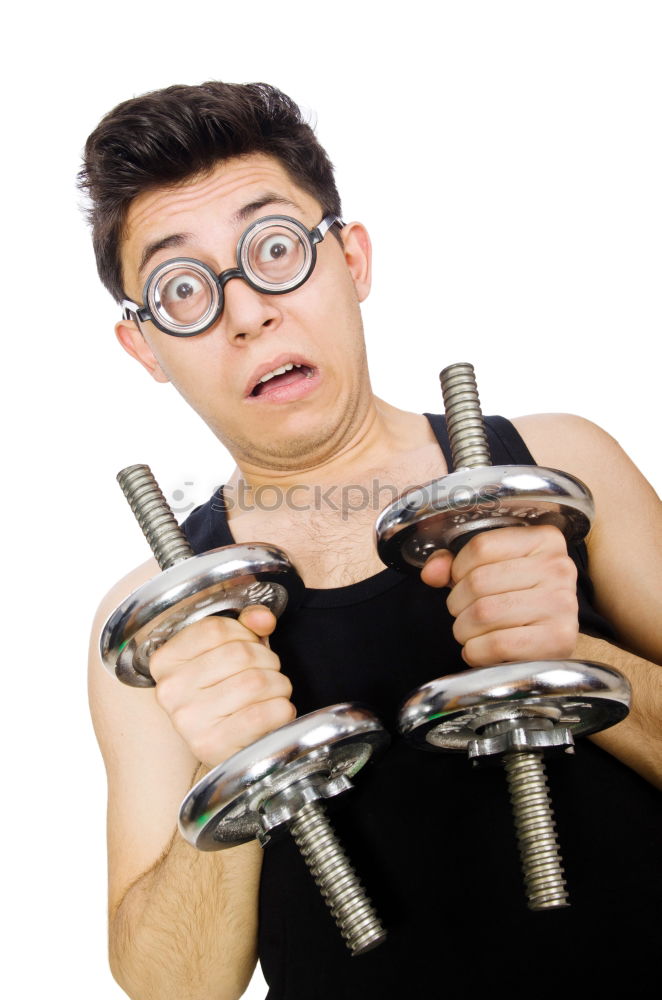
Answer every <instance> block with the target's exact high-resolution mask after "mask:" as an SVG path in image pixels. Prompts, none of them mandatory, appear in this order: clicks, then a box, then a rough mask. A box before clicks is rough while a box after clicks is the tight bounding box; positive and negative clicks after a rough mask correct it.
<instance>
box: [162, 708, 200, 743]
mask: <svg viewBox="0 0 662 1000" xmlns="http://www.w3.org/2000/svg"><path fill="white" fill-rule="evenodd" d="M168 714H169V715H170V721H171V722H172V724H173V726H174V727H175V729H176V730H177V732H178V733H180V735H182V736H185V735H186V734H187V733H194V732H195V728H196V727H195V719H194V716H193V712H192V711H191V705H190V704H184V705H177V706H176V707H175V708H173V709H171V711H170V712H169V713H168Z"/></svg>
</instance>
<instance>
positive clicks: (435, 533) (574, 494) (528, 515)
mask: <svg viewBox="0 0 662 1000" xmlns="http://www.w3.org/2000/svg"><path fill="white" fill-rule="evenodd" d="M592 517H593V498H592V497H591V494H590V492H589V490H588V488H587V487H586V486H585V485H584V484H583V483H582V482H581V481H580V480H579V479H575V477H574V476H570V475H568V474H567V473H565V472H559V471H558V470H557V469H543V468H538V467H536V466H533V465H489V466H480V467H478V468H475V469H460V470H459V471H458V472H452V473H450V475H448V476H443V477H442V478H441V479H435V480H433V481H432V482H430V483H426V484H425V485H424V486H418V487H416V488H415V489H412V490H408V491H407V492H406V493H403V494H402V496H400V497H398V499H397V500H395V501H394V502H393V503H392V504H389V506H388V507H386V508H385V509H384V510H383V511H382V513H381V514H380V515H379V517H378V519H377V523H376V525H375V531H376V536H377V538H376V542H377V551H378V552H379V555H380V558H381V559H382V561H383V562H384V563H386V565H387V566H392V567H393V568H394V569H398V570H400V571H401V572H411V571H412V569H417V570H418V569H421V567H422V566H423V565H424V564H425V562H426V560H427V559H428V557H429V556H431V555H432V553H433V552H436V551H437V550H438V549H450V550H451V551H456V550H457V549H458V548H459V545H460V543H461V540H462V539H463V538H465V537H466V536H467V535H471V534H476V533H478V532H480V531H487V530H489V529H491V528H504V527H512V526H521V525H533V524H553V525H555V526H556V527H558V528H560V530H561V531H562V532H563V534H564V535H565V537H566V539H567V540H568V541H569V542H572V541H579V540H580V539H582V538H583V537H584V536H585V535H586V534H587V532H588V530H589V528H590V526H591V520H592Z"/></svg>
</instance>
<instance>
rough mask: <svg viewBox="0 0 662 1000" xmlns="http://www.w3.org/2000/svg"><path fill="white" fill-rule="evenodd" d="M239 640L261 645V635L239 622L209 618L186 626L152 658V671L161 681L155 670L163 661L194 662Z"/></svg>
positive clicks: (222, 617) (217, 616) (213, 616)
mask: <svg viewBox="0 0 662 1000" xmlns="http://www.w3.org/2000/svg"><path fill="white" fill-rule="evenodd" d="M265 610H266V609H265ZM268 614H271V612H268ZM235 640H243V641H244V642H252V643H255V644H258V643H260V636H259V635H257V634H256V633H255V632H253V630H252V629H249V628H247V627H246V626H245V625H244V624H242V623H241V622H240V621H238V620H237V619H234V618H226V617H224V616H219V615H208V616H207V617H206V618H202V619H201V620H200V621H197V622H193V624H191V625H186V626H185V627H184V628H183V629H180V631H179V632H177V633H175V635H173V636H171V637H170V638H169V639H168V641H167V642H166V643H164V644H163V646H161V647H159V649H157V650H156V651H155V652H154V653H153V654H152V657H151V659H150V672H151V673H152V676H153V677H154V678H155V679H158V678H157V677H156V674H155V673H154V669H153V667H156V669H157V670H158V669H159V664H160V663H161V662H171V661H173V660H178V661H182V660H190V659H194V658H195V657H197V656H202V655H203V654H204V653H206V652H209V651H210V650H213V649H217V648H218V647H219V646H221V645H223V644H224V643H227V642H233V641H235Z"/></svg>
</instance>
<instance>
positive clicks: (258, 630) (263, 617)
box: [239, 604, 276, 646]
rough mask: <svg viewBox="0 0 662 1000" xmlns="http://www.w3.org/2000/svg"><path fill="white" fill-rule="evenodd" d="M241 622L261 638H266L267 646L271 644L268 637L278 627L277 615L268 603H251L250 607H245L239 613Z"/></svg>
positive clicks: (265, 643)
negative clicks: (267, 605)
mask: <svg viewBox="0 0 662 1000" xmlns="http://www.w3.org/2000/svg"><path fill="white" fill-rule="evenodd" d="M239 622H240V624H241V625H243V626H244V627H245V628H248V629H250V630H251V632H254V633H255V635H257V636H259V638H260V639H264V640H265V642H264V645H265V646H268V645H269V643H268V641H267V639H266V637H267V636H268V635H271V633H272V632H273V630H274V629H275V627H276V616H275V615H274V613H273V611H271V610H270V609H269V608H268V607H266V605H264V604H251V605H250V606H249V607H247V608H243V609H242V611H241V614H240V615H239Z"/></svg>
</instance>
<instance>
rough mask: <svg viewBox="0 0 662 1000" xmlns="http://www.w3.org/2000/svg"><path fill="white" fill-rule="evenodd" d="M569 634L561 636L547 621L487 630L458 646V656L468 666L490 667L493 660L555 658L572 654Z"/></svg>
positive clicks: (518, 660) (504, 661) (506, 661)
mask: <svg viewBox="0 0 662 1000" xmlns="http://www.w3.org/2000/svg"><path fill="white" fill-rule="evenodd" d="M573 634H574V637H575V638H574V641H573V639H572V636H571V635H570V630H569V631H568V635H567V636H565V637H563V636H561V635H560V634H559V630H552V629H550V627H549V626H548V625H542V624H541V625H529V626H525V627H523V628H513V629H506V630H502V631H499V632H488V633H487V634H486V635H479V636H476V638H474V639H469V641H468V642H467V644H466V645H465V646H464V648H463V650H462V659H463V660H464V661H465V663H467V664H468V665H469V666H470V667H490V666H494V665H496V664H497V663H517V662H524V661H526V660H531V661H535V660H550V659H551V660H556V659H559V658H560V659H565V658H566V657H569V656H572V652H573V650H574V646H575V644H576V632H573ZM561 638H563V639H564V647H565V652H564V654H563V655H562V656H559V642H560V639H561Z"/></svg>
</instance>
